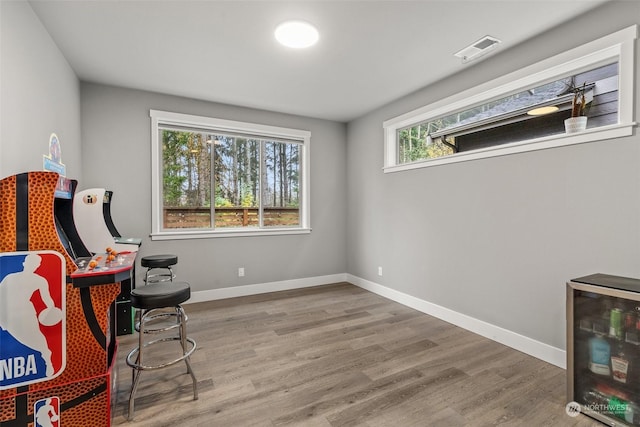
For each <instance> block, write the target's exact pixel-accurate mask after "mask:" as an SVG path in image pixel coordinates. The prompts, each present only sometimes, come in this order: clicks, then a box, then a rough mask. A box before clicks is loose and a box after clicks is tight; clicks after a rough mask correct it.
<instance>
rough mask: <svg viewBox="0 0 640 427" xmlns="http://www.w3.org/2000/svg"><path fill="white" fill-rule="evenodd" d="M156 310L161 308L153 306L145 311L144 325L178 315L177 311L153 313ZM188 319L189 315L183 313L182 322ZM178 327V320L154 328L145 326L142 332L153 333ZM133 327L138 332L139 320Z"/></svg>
mask: <svg viewBox="0 0 640 427" xmlns="http://www.w3.org/2000/svg"><path fill="white" fill-rule="evenodd" d="M156 310H161V309H159V308H154V309H152V310H149V311H147V312H146V313H145V314H144V323H145V325H147V324H148V323H151V324H153V322H158V321H162V320H166V319H170V318H172V317H173V318H176V319H177V317H178V313H175V312H160V313H153V312H154V311H156ZM152 313H153V314H152ZM188 321H189V317H188V316H187V314H186V313H185V314H184V322H185V323H187V322H188ZM178 327H180V323H179V322H176V323H172V324H170V325H167V326H162V327H156V328H153V327H151V328H149V327H145V328H144V333H145V334H154V333H158V332H166V331H170V330H172V329H175V328H178ZM134 328H135V330H136V332H140V322H139V321H138V322H136V323H135V325H134Z"/></svg>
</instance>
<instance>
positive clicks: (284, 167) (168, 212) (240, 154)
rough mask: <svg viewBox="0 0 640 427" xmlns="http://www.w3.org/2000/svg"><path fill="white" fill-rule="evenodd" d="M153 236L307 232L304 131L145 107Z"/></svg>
mask: <svg viewBox="0 0 640 427" xmlns="http://www.w3.org/2000/svg"><path fill="white" fill-rule="evenodd" d="M151 117H152V123H153V124H152V128H153V129H152V132H153V133H152V135H154V137H153V138H152V139H153V141H152V142H153V147H154V149H153V150H152V151H153V156H154V165H155V166H156V170H155V171H154V178H156V179H155V180H154V181H157V182H156V184H155V189H154V207H155V209H154V218H153V224H154V230H153V233H152V238H154V239H169V238H194V237H208V236H238V235H255V234H273V233H282V234H290V233H299V232H308V231H309V224H308V203H307V201H308V191H307V188H308V177H307V174H306V170H307V166H306V165H307V157H306V156H307V153H308V145H309V140H310V133H309V132H307V131H301V130H295V129H285V128H277V127H270V126H264V125H255V124H249V123H242V122H232V121H227V120H219V119H211V118H205V117H196V116H187V115H182V114H177V113H167V112H159V111H151Z"/></svg>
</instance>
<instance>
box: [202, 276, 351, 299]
mask: <svg viewBox="0 0 640 427" xmlns="http://www.w3.org/2000/svg"><path fill="white" fill-rule="evenodd" d="M346 280H347V275H346V273H341V274H331V275H327V276H316V277H305V278H302V279H292V280H282V281H279V282H268V283H257V284H254V285H244V286H233V287H229V288H221V289H210V290H207V291H195V292H191V298H190V299H189V304H193V303H196V302H204V301H214V300H219V299H226V298H235V297H244V296H248V295H258V294H266V293H268V292H278V291H288V290H291V289H300V288H309V287H312V286H320V285H327V284H330V283H338V282H346Z"/></svg>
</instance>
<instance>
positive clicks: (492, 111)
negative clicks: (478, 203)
mask: <svg viewBox="0 0 640 427" xmlns="http://www.w3.org/2000/svg"><path fill="white" fill-rule="evenodd" d="M636 37H637V27H636V26H633V27H629V28H627V29H625V30H622V31H619V32H617V33H614V34H611V35H609V36H606V37H603V38H602V39H599V40H596V41H594V42H591V43H589V44H587V45H584V46H581V47H579V48H576V49H573V50H571V51H569V52H565V53H564V54H561V55H558V56H556V57H553V58H550V59H548V60H546V61H542V62H540V63H538V64H535V65H533V66H530V67H527V68H525V69H522V70H520V71H518V72H515V73H512V74H510V75H507V76H504V77H502V78H500V79H497V80H495V81H492V82H489V83H487V84H485V85H482V86H480V87H478V88H474V89H470V90H468V91H465V92H462V93H460V94H458V95H454V96H452V97H450V98H447V99H445V100H442V101H440V102H438V103H435V104H432V105H428V106H426V107H422V108H419V109H417V110H415V111H412V112H409V113H407V114H404V115H402V116H399V117H396V118H393V119H390V120H388V121H386V122H385V123H384V129H385V165H384V166H385V172H395V171H399V170H405V169H414V168H419V167H428V166H433V165H439V164H444V163H452V162H459V161H465V160H472V159H478V158H485V157H491V156H497V155H504V154H512V153H518V152H523V151H530V150H537V149H543V148H550V147H556V146H562V145H569V144H576V143H583V142H589V141H594V140H602V139H609V138H616V137H620V136H628V135H631V132H632V126H633V125H635V123H634V122H633V117H632V116H633V93H634V70H633V53H634V39H635V38H636ZM579 89H582V90H583V91H584V92H585V94H586V98H587V100H588V103H589V113H588V115H587V116H588V127H587V129H586V130H585V131H583V132H580V133H571V134H568V133H565V128H564V120H565V119H566V118H568V117H570V115H571V106H572V104H571V103H572V100H573V95H574V93H575V92H576V90H579ZM541 112H543V113H544V114H540V113H541Z"/></svg>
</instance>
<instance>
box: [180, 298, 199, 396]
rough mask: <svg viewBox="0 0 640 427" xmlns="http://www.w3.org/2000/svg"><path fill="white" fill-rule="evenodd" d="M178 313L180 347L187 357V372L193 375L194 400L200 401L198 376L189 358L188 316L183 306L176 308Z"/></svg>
mask: <svg viewBox="0 0 640 427" xmlns="http://www.w3.org/2000/svg"><path fill="white" fill-rule="evenodd" d="M176 310H177V311H178V318H179V319H180V345H182V354H183V355H185V358H184V362H185V363H186V365H187V372H188V373H189V375H191V381H192V382H193V400H198V380H196V376H195V374H194V373H193V369H192V368H191V360H190V358H191V356H188V355H187V353H188V351H187V322H186V315H185V313H184V309H183V308H182V306H180V305H179V306H178V307H176Z"/></svg>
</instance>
